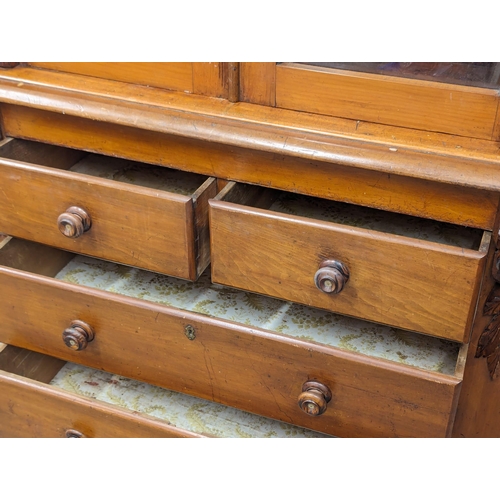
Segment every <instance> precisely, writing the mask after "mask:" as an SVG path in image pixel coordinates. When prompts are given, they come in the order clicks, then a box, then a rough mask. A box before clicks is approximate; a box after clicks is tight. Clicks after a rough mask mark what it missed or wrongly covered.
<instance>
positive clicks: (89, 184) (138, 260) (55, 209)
mask: <svg viewBox="0 0 500 500" xmlns="http://www.w3.org/2000/svg"><path fill="white" fill-rule="evenodd" d="M31 156H33V155H31ZM70 164H71V163H70ZM67 166H69V165H67ZM0 186H1V188H2V196H0V228H1V230H2V231H3V232H4V233H7V234H10V235H13V236H16V237H19V238H24V239H29V240H33V241H37V242H40V243H44V244H47V245H51V246H54V247H57V248H63V249H66V250H70V251H73V252H77V253H81V254H85V255H91V256H94V257H98V258H101V259H105V260H110V261H113V262H120V263H124V264H128V265H131V266H136V267H140V268H144V269H149V270H152V271H156V272H160V273H164V274H168V275H172V276H178V277H180V278H185V279H190V280H194V279H196V278H197V277H198V276H199V274H200V273H201V272H202V271H203V270H204V269H205V267H206V266H207V265H208V262H209V249H208V246H209V245H208V215H207V210H208V206H207V199H208V198H209V197H210V196H214V195H215V194H216V182H215V179H213V178H210V179H208V180H206V182H205V183H203V184H202V185H200V187H199V189H198V191H196V193H195V195H193V196H185V195H180V194H175V193H169V192H165V191H160V190H156V189H150V188H146V187H141V186H135V185H130V184H126V183H123V182H117V181H112V180H108V179H102V178H99V177H93V176H90V175H82V174H79V173H75V172H71V171H66V170H61V169H57V168H48V167H44V166H39V165H34V164H29V163H22V162H18V161H14V160H7V159H0ZM71 207H73V208H71ZM74 207H76V208H77V209H80V210H83V212H81V211H78V210H76V211H75V209H74ZM68 209H69V210H68ZM68 213H69V214H70V215H69V216H68ZM82 213H86V214H87V216H88V218H89V220H90V224H89V227H87V226H85V227H84V230H83V231H81V234H79V235H78V236H76V237H72V236H66V235H64V234H63V233H62V232H61V230H60V229H59V224H58V221H59V220H62V219H61V218H63V219H64V218H65V219H68V217H70V220H71V221H73V222H72V226H71V227H72V228H74V227H76V225H79V224H80V222H79V221H78V220H77V221H76V223H74V218H75V216H76V217H77V219H78V217H79V218H80V220H83V218H82V217H83V216H82ZM71 217H72V219H71ZM84 222H85V221H84Z"/></svg>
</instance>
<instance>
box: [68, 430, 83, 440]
mask: <svg viewBox="0 0 500 500" xmlns="http://www.w3.org/2000/svg"><path fill="white" fill-rule="evenodd" d="M64 434H65V436H66V437H67V438H86V437H87V436H86V435H85V434H83V433H81V432H80V431H76V430H75V429H67V430H66V432H65V433H64Z"/></svg>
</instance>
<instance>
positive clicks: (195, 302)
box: [56, 256, 459, 375]
mask: <svg viewBox="0 0 500 500" xmlns="http://www.w3.org/2000/svg"><path fill="white" fill-rule="evenodd" d="M56 278H57V279H60V280H63V281H66V282H69V283H75V284H78V285H84V286H88V287H91V288H98V289H101V290H106V291H109V292H113V293H117V294H121V295H125V296H129V297H136V298H139V299H143V300H147V301H151V302H156V303H159V304H164V305H167V306H172V307H175V308H179V309H183V310H187V311H192V312H196V313H200V314H204V315H207V316H212V317H217V318H221V319H225V320H229V321H234V322H236V323H241V324H244V325H250V326H254V327H260V328H262V329H264V330H268V331H272V332H276V333H280V334H283V335H287V336H291V337H294V338H298V339H302V340H306V341H311V342H317V343H319V344H324V345H329V346H333V347H337V348H340V349H345V350H348V351H354V352H358V353H362V354H366V355H369V356H374V357H377V358H382V359H386V360H390V361H395V362H398V363H402V364H407V365H411V366H415V367H418V368H422V369H425V370H430V371H434V372H440V373H444V374H448V375H453V374H454V372H455V365H456V361H457V356H458V349H459V345H458V344H456V343H454V342H449V341H446V340H442V339H438V338H433V337H430V336H425V335H420V334H417V333H413V332H406V331H403V330H398V329H396V328H391V327H388V326H383V325H378V324H375V323H369V322H366V321H362V320H358V319H355V318H349V317H346V316H341V315H338V314H333V313H330V312H328V311H323V310H319V309H314V308H310V307H307V306H302V305H299V304H293V303H291V302H285V301H282V300H278V299H273V298H270V297H264V296H261V295H257V294H253V293H249V292H245V291H241V290H235V289H232V288H227V287H223V286H220V285H215V284H212V283H211V282H210V275H209V272H205V274H204V275H202V276H201V278H200V279H199V280H198V281H197V282H196V283H192V282H188V281H184V280H180V279H177V278H172V277H169V276H164V275H160V274H155V273H152V272H149V271H144V270H141V269H136V268H131V267H126V266H123V265H118V264H114V263H110V262H105V261H100V260H97V259H93V258H91V257H86V256H76V257H75V258H74V259H73V260H72V261H70V262H69V264H68V265H67V266H66V267H64V268H63V269H62V270H61V271H60V272H59V273H58V274H57V276H56Z"/></svg>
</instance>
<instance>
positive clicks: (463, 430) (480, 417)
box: [453, 219, 500, 438]
mask: <svg viewBox="0 0 500 500" xmlns="http://www.w3.org/2000/svg"><path fill="white" fill-rule="evenodd" d="M499 222H500V220H499V219H497V220H496V222H495V227H494V231H493V235H494V237H493V238H492V241H491V248H490V251H489V253H488V258H487V261H486V265H485V272H484V278H483V283H482V287H481V293H480V295H479V301H478V307H477V314H476V318H475V321H474V329H473V332H472V338H471V342H470V344H469V346H468V353H467V362H466V364H465V369H464V374H463V378H464V385H463V389H462V392H461V394H460V400H459V406H458V408H457V415H456V420H455V424H454V427H453V437H472V438H498V437H500V398H499V397H498V394H499V391H500V377H496V378H494V379H493V380H492V378H491V374H490V371H489V367H488V363H487V361H486V359H485V358H483V357H476V355H477V352H478V345H479V342H480V340H481V337H482V334H483V332H484V331H485V329H486V328H487V327H488V325H489V323H490V322H491V319H492V316H491V314H485V305H486V302H487V301H488V299H489V298H490V294H491V291H492V289H493V287H494V286H495V283H496V281H495V279H494V278H493V274H492V268H493V262H494V259H495V251H494V250H495V246H496V245H497V244H498V229H499Z"/></svg>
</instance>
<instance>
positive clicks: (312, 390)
mask: <svg viewBox="0 0 500 500" xmlns="http://www.w3.org/2000/svg"><path fill="white" fill-rule="evenodd" d="M331 399H332V393H331V391H330V389H328V387H327V386H326V385H324V384H322V383H321V382H316V381H315V380H309V381H308V382H306V383H305V384H304V385H303V386H302V392H301V394H300V396H299V399H298V402H299V406H300V409H301V410H302V411H303V412H304V413H307V414H308V415H311V416H312V417H317V416H318V415H321V414H322V413H325V411H326V408H327V406H328V403H329V402H330V400H331Z"/></svg>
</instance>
